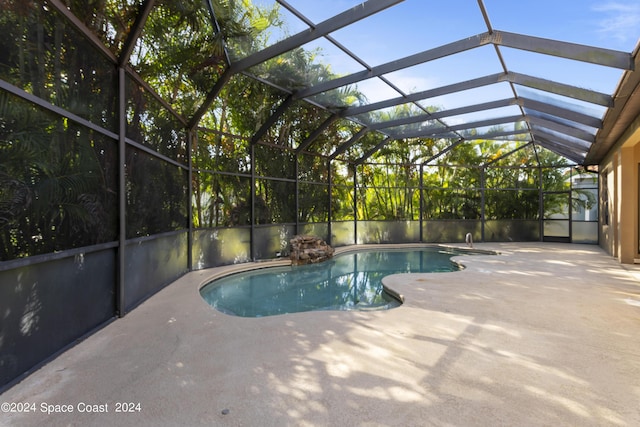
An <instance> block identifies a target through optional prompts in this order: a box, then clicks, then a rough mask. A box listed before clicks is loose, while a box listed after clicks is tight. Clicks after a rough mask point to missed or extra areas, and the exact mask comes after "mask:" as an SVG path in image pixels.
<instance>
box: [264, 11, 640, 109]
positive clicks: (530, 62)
mask: <svg viewBox="0 0 640 427" xmlns="http://www.w3.org/2000/svg"><path fill="white" fill-rule="evenodd" d="M287 3H288V4H290V5H291V6H293V7H294V8H295V9H297V10H298V11H299V12H302V13H303V14H304V15H305V16H307V18H309V19H310V20H311V21H312V22H314V23H319V22H322V21H323V20H325V19H328V18H330V17H331V16H333V15H335V14H338V13H340V12H343V11H345V10H348V9H351V8H352V7H354V6H357V5H359V4H360V3H362V1H356V0H325V1H318V0H287ZM254 4H257V5H262V4H273V1H268V0H254ZM484 4H485V6H486V9H487V12H488V15H489V19H490V23H491V26H492V28H493V29H494V30H498V31H506V32H512V33H519V34H524V35H531V36H536V37H542V38H550V39H557V40H561V41H566V42H571V43H579V44H586V45H590V46H596V47H602V48H607V49H614V50H619V51H623V52H627V53H630V52H632V51H633V50H634V48H635V47H636V44H637V42H638V38H639V36H640V0H605V1H602V0H599V1H596V0H518V1H517V2H516V1H508V0H484ZM285 12H286V11H285ZM287 20H288V22H289V24H288V31H289V32H290V33H291V34H294V33H296V32H298V31H301V30H303V29H305V28H306V27H305V25H304V24H302V23H301V22H299V21H298V20H297V19H296V18H295V17H293V16H290V17H288V18H287ZM486 31H487V26H486V23H485V21H484V19H483V16H482V14H481V10H480V8H479V6H478V2H477V0H446V1H441V0H405V1H402V2H400V3H398V4H396V5H394V6H391V7H390V8H388V9H386V10H384V11H382V12H379V13H377V14H375V15H373V16H370V17H368V18H365V19H363V20H362V21H359V22H356V23H354V24H351V25H349V26H348V27H345V28H343V29H341V30H338V31H336V32H334V33H332V34H331V36H332V37H333V38H334V39H335V40H336V41H338V42H339V43H341V44H342V45H344V46H345V47H346V48H348V49H349V50H350V51H352V52H353V53H355V54H356V55H357V56H358V57H359V58H361V59H362V60H363V61H365V62H366V63H367V64H368V65H369V66H372V67H375V66H376V65H380V64H384V63H387V62H390V61H393V60H397V59H400V58H402V57H405V56H408V55H412V54H415V53H418V52H421V51H425V50H428V49H432V48H435V47H437V46H439V45H442V44H446V43H451V42H455V41H458V40H461V39H464V38H467V37H471V36H475V35H478V34H481V33H484V32H486ZM278 37H282V35H279V34H277V32H276V33H275V34H274V41H276V39H277V38H278ZM305 48H306V49H316V48H318V49H321V51H322V52H323V54H322V56H321V58H320V61H321V62H323V63H329V64H331V67H332V71H333V72H334V73H337V74H341V75H347V74H351V73H354V72H357V71H360V70H362V69H363V67H362V65H361V64H358V63H357V62H356V61H354V60H353V59H351V58H349V57H348V56H347V55H345V54H344V53H343V52H341V51H340V50H339V49H338V48H336V47H335V46H334V45H333V44H331V42H330V41H328V40H326V39H319V40H317V41H315V42H312V43H309V44H308V45H306V46H305ZM499 50H500V53H501V55H502V57H503V59H504V61H505V63H506V67H507V69H508V70H509V71H515V72H519V73H523V74H529V75H532V76H535V77H540V78H544V79H548V80H553V81H557V82H560V83H566V84H571V85H575V86H579V87H583V88H587V89H592V90H596V91H599V92H603V93H606V94H613V92H614V91H615V88H616V87H617V84H618V82H619V80H620V78H621V76H622V73H623V70H619V69H614V68H609V67H602V66H597V65H592V64H585V63H582V62H577V61H571V60H566V59H562V58H556V57H551V56H548V55H541V54H537V53H531V52H526V51H521V50H517V49H511V48H506V47H500V48H499ZM502 71H503V68H502V65H501V63H500V60H499V57H498V55H497V53H496V50H495V49H494V47H493V46H492V45H488V46H483V47H479V48H476V49H472V50H469V51H466V52H462V53H458V54H456V55H453V56H450V57H446V58H442V59H438V60H434V61H430V62H428V63H425V64H421V65H417V66H414V67H411V68H408V69H403V70H400V71H397V72H394V73H390V74H388V75H386V76H385V77H387V78H388V79H389V80H390V81H392V83H393V84H394V85H395V86H397V87H398V88H399V89H401V90H402V91H403V92H404V93H412V92H418V91H424V90H427V89H430V88H434V87H440V86H443V85H448V84H452V83H457V82H461V81H465V80H469V79H472V78H477V77H482V76H486V75H489V74H495V73H501V72H502ZM358 89H360V90H361V91H363V92H364V93H365V94H366V95H367V98H368V100H369V102H371V103H372V102H377V101H380V100H384V99H389V98H396V97H398V96H399V95H400V94H399V93H398V92H396V91H395V90H393V89H392V88H390V87H388V86H387V85H385V84H384V83H383V82H382V81H381V80H380V79H371V80H367V81H364V82H361V83H359V84H358ZM534 92H535V91H534ZM511 96H513V93H512V92H511V91H510V87H509V85H508V84H506V83H505V84H500V85H492V86H489V87H485V88H482V89H477V90H474V91H473V92H472V93H467V92H462V93H457V94H452V95H448V96H445V97H441V98H439V99H430V100H426V101H425V103H426V104H427V105H436V106H438V107H439V108H443V109H450V108H456V107H457V106H461V105H467V104H470V103H479V102H486V101H489V100H495V99H500V98H502V97H511ZM470 97H472V98H473V99H472V100H471V101H472V102H470V99H469V98H470ZM588 107H589V106H585V108H588ZM580 108H582V107H580ZM593 111H594V114H596V115H597V114H603V113H604V108H600V107H594V110H593ZM454 120H455V119H454Z"/></svg>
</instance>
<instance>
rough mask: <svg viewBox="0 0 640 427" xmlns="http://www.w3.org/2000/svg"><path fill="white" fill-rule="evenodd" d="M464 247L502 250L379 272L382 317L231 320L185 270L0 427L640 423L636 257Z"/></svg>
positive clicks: (72, 356)
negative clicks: (392, 298)
mask: <svg viewBox="0 0 640 427" xmlns="http://www.w3.org/2000/svg"><path fill="white" fill-rule="evenodd" d="M475 247H476V248H479V249H488V250H497V251H499V252H501V254H500V255H498V256H463V257H456V258H455V259H456V260H458V261H460V262H461V263H462V264H464V265H465V266H466V269H465V270H463V271H459V272H454V273H432V274H410V275H403V276H400V275H398V276H390V277H388V278H386V279H385V283H386V285H387V286H389V287H391V288H393V289H394V290H396V291H397V292H398V293H400V294H402V295H403V296H404V298H405V302H404V304H403V306H401V307H399V308H396V309H393V310H389V311H371V312H334V311H325V312H308V313H296V314H288V315H282V316H271V317H264V318H258V319H254V318H241V317H233V316H228V315H225V314H222V313H219V312H217V311H216V310H215V309H213V308H211V307H210V306H209V305H207V304H206V303H205V302H204V301H203V300H202V299H201V298H200V295H199V293H198V289H199V287H200V286H201V285H202V284H203V283H205V282H207V281H208V278H209V277H211V275H212V274H213V273H215V271H214V270H216V271H219V270H217V269H214V270H206V271H196V272H192V273H189V274H187V275H186V276H184V277H182V278H180V279H179V280H177V281H176V282H175V283H173V284H171V285H170V286H168V287H167V288H165V289H163V290H162V291H161V292H159V293H158V294H156V295H154V296H153V297H151V298H150V299H149V300H147V301H146V302H144V303H143V304H142V305H140V306H139V307H138V308H137V309H135V310H134V311H132V312H131V313H129V314H128V315H127V316H125V317H124V318H122V319H119V320H117V321H115V322H113V323H111V324H109V325H107V326H106V327H104V328H103V329H101V330H100V331H98V332H97V333H96V334H94V335H92V336H91V337H89V338H87V339H86V340H85V341H83V342H81V343H80V344H78V345H77V346H75V347H73V348H71V349H70V350H68V351H66V352H65V353H63V354H62V355H60V356H59V357H58V358H56V359H55V360H53V361H52V362H50V363H49V364H47V365H45V366H44V367H42V368H41V369H39V370H38V371H36V372H34V373H33V374H32V375H31V376H29V377H27V378H26V379H25V380H24V381H22V382H21V383H19V384H17V385H15V386H14V387H13V388H11V389H9V390H8V391H6V392H5V393H4V394H2V395H0V402H14V403H18V402H19V403H29V404H35V407H36V410H35V412H30V413H21V414H16V413H0V425H8V426H14V425H15V426H44V425H47V426H67V425H71V426H106V425H108V426H132V425H135V426H177V425H182V426H343V425H344V426H367V427H369V426H371V427H372V426H486V425H491V426H498V425H505V426H540V425H553V426H560V425H562V426H565V425H567V426H569V425H571V426H578V425H579V426H604V425H606V426H638V425H640V266H635V265H631V266H630V265H620V264H619V263H618V262H617V261H616V260H614V259H612V258H611V257H610V256H608V255H606V254H605V253H604V252H603V251H602V250H601V249H600V248H599V247H597V246H591V245H569V244H547V243H544V244H542V243H537V244H535V243H517V244H476V245H475ZM118 403H134V404H136V405H134V406H131V407H126V406H125V407H124V408H123V407H122V405H121V408H120V409H131V410H133V412H130V413H121V412H116V409H118V408H117V405H118ZM138 403H139V406H137V404H138ZM86 404H89V405H101V406H95V407H91V406H89V409H96V410H101V409H102V410H108V411H109V412H107V413H81V412H79V411H81V410H84V409H85V408H86V407H87V406H85V405H86ZM47 405H70V407H67V408H64V407H62V406H58V407H56V406H47ZM45 408H51V409H52V410H53V411H60V410H62V409H69V408H71V409H72V410H73V413H60V412H56V413H52V414H50V415H47V414H45V413H44V412H43V410H44V409H45ZM138 409H139V410H138Z"/></svg>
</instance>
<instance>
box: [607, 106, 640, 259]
mask: <svg viewBox="0 0 640 427" xmlns="http://www.w3.org/2000/svg"><path fill="white" fill-rule="evenodd" d="M599 170H600V212H601V215H600V222H599V229H600V231H599V241H600V246H601V247H602V248H603V249H604V250H605V251H606V252H607V253H609V254H610V255H611V256H613V257H615V258H617V259H618V260H619V261H620V262H621V263H623V264H632V263H634V262H640V247H639V243H638V241H639V240H640V235H639V233H638V222H639V221H640V218H639V215H638V205H639V203H640V199H639V197H638V191H639V188H638V186H639V184H638V180H639V179H640V177H639V175H638V171H639V170H640V117H638V118H636V120H635V121H634V122H633V123H632V125H631V126H630V127H629V129H628V130H627V132H625V133H624V135H623V136H622V138H621V139H620V141H619V142H618V144H616V146H615V147H614V148H613V149H612V150H611V151H610V152H609V154H608V155H607V157H606V158H605V159H604V161H603V162H602V163H601V164H600V165H599Z"/></svg>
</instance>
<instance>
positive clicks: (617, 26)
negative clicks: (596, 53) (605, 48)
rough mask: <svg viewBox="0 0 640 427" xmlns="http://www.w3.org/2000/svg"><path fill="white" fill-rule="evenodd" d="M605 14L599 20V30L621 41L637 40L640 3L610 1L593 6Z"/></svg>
mask: <svg viewBox="0 0 640 427" xmlns="http://www.w3.org/2000/svg"><path fill="white" fill-rule="evenodd" d="M592 9H593V10H594V11H596V12H600V13H602V14H603V15H604V16H603V18H602V19H600V21H599V22H598V26H599V32H600V33H601V34H603V35H605V36H607V37H613V38H615V39H616V40H618V41H620V42H629V41H635V40H636V38H637V37H638V28H640V4H639V3H638V2H633V3H625V2H620V1H610V2H607V3H604V4H600V5H597V6H593V8H592Z"/></svg>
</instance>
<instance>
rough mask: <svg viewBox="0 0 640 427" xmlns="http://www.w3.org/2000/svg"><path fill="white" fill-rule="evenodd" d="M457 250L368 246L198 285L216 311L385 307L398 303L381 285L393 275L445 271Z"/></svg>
mask: <svg viewBox="0 0 640 427" xmlns="http://www.w3.org/2000/svg"><path fill="white" fill-rule="evenodd" d="M469 253H479V252H478V251H470V250H465V249H458V248H446V247H439V246H437V247H436V246H434V247H426V248H419V249H383V250H380V249H368V250H359V251H357V252H346V253H342V254H339V255H336V256H335V257H333V258H332V259H331V260H329V261H326V262H323V263H320V264H310V265H300V266H287V267H269V268H264V269H260V270H253V271H247V272H243V273H236V274H233V275H230V276H226V277H223V278H221V279H217V280H214V281H212V282H210V283H208V284H206V285H205V286H203V287H202V288H201V289H200V294H201V295H202V297H203V298H204V300H205V301H207V303H209V304H210V305H211V306H212V307H214V308H216V309H217V310H219V311H221V312H223V313H227V314H230V315H236V316H242V317H262V316H273V315H277V314H285V313H295V312H301V311H313V310H386V309H390V308H394V307H398V306H399V305H401V304H402V303H401V302H400V301H399V300H398V299H397V298H396V297H395V296H393V295H392V294H391V293H390V292H389V291H388V290H387V289H385V287H384V286H383V285H382V278H383V277H385V276H388V275H390V274H396V273H427V272H451V271H456V270H460V269H461V268H462V267H461V266H460V265H459V264H457V263H454V262H453V261H451V257H452V256H454V255H465V254H469Z"/></svg>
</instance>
